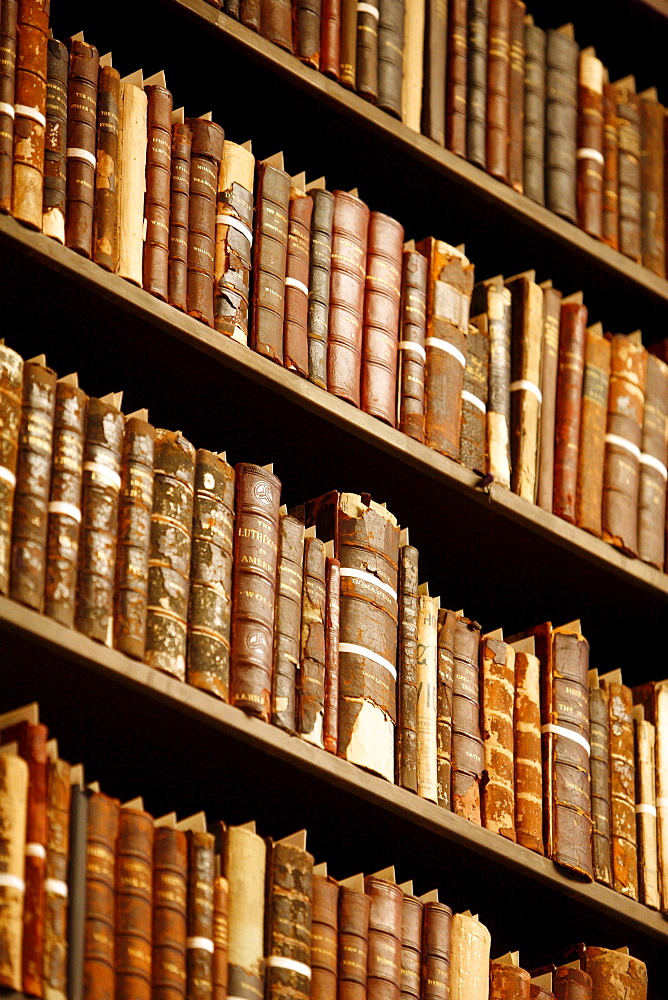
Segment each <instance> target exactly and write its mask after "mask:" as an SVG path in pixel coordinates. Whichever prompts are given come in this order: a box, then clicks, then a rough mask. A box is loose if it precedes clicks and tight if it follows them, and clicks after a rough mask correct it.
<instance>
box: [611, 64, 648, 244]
mask: <svg viewBox="0 0 668 1000" xmlns="http://www.w3.org/2000/svg"><path fill="white" fill-rule="evenodd" d="M614 87H615V91H616V96H617V144H618V149H619V249H620V251H621V252H622V253H623V254H625V255H626V256H627V257H630V258H631V260H635V261H637V263H640V262H641V260H642V204H641V162H640V158H641V152H642V150H641V138H640V102H639V98H638V95H637V94H636V92H635V82H634V81H633V78H632V77H626V78H625V79H624V80H620V81H618V82H617V83H616V84H615V85H614Z"/></svg>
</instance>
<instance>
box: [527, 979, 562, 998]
mask: <svg viewBox="0 0 668 1000" xmlns="http://www.w3.org/2000/svg"><path fill="white" fill-rule="evenodd" d="M529 996H530V997H531V1000H556V997H555V995H554V993H553V992H552V990H545V989H543V987H542V986H540V985H539V984H538V983H532V984H531V989H530V993H529Z"/></svg>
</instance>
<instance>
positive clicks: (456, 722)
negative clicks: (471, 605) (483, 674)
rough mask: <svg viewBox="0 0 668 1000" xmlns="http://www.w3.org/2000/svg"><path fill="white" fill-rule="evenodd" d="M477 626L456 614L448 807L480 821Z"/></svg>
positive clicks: (481, 765) (481, 768)
mask: <svg viewBox="0 0 668 1000" xmlns="http://www.w3.org/2000/svg"><path fill="white" fill-rule="evenodd" d="M480 632H481V628H480V625H478V623H477V622H474V621H471V620H470V619H469V618H464V617H463V616H462V615H458V616H457V621H456V623H455V635H454V684H453V691H452V811H453V812H454V813H457V814H458V815H459V816H463V817H464V818H465V819H468V820H470V821H471V822H472V823H477V824H478V826H480V825H481V822H482V820H481V812H480V782H481V779H482V776H483V771H484V766H485V757H484V748H483V740H482V732H481V728H480V679H479V667H478V653H479V648H480Z"/></svg>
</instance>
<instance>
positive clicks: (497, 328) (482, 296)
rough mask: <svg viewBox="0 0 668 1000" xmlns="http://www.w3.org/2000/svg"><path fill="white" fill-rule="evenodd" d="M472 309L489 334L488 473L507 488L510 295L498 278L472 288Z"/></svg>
mask: <svg viewBox="0 0 668 1000" xmlns="http://www.w3.org/2000/svg"><path fill="white" fill-rule="evenodd" d="M471 309H472V312H473V314H474V315H475V316H478V315H486V316H487V332H488V334H489V369H488V394H487V471H488V472H489V474H490V475H492V476H494V480H495V481H496V482H497V483H499V484H500V485H501V486H506V487H510V401H511V394H510V360H511V352H510V347H511V329H512V327H511V321H512V317H511V294H510V291H509V289H507V288H506V287H505V286H504V284H503V278H502V277H501V276H500V275H499V276H497V277H495V278H490V279H488V280H487V281H483V282H480V283H479V284H477V285H476V286H475V288H474V290H473V298H472V300H471Z"/></svg>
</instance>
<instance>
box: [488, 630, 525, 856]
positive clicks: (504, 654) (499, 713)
mask: <svg viewBox="0 0 668 1000" xmlns="http://www.w3.org/2000/svg"><path fill="white" fill-rule="evenodd" d="M499 633H500V634H499ZM502 635H503V633H502V630H501V629H498V630H497V631H496V632H492V633H490V634H489V635H484V636H482V638H481V640H480V681H481V683H480V691H481V696H480V701H481V706H480V707H481V710H482V727H481V728H482V740H483V749H484V759H485V772H484V773H485V782H484V787H483V790H482V796H481V812H482V825H483V826H484V827H486V829H488V830H494V831H495V833H500V834H501V836H502V837H506V838H507V839H508V840H513V841H514V840H516V834H515V767H514V751H515V747H514V714H515V713H514V707H515V706H514V701H515V650H514V649H513V647H512V646H510V645H509V644H507V643H505V642H504V641H503V638H502Z"/></svg>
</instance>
